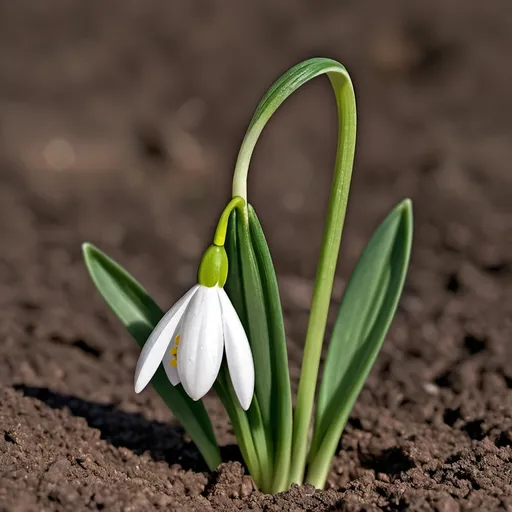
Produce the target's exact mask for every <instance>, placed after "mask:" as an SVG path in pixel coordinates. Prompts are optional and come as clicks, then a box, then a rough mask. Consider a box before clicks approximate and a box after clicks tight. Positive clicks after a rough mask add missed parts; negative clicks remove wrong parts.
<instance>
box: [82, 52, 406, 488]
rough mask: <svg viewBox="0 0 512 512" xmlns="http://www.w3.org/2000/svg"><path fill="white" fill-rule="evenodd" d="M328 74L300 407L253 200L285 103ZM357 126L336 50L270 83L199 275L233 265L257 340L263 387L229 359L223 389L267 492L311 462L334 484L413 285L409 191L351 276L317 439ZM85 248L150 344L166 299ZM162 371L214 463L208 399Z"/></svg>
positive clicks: (100, 279)
mask: <svg viewBox="0 0 512 512" xmlns="http://www.w3.org/2000/svg"><path fill="white" fill-rule="evenodd" d="M323 74H325V75H327V77H328V78H329V81H330V83H331V85H332V88H333V91H334V94H335V98H336V106H337V111H338V143H337V154H336V161H335V165H334V176H333V182H332V191H331V196H330V199H329V205H328V208H327V215H326V221H325V229H324V236H323V242H322V248H321V252H320V257H319V262H318V269H317V275H316V280H315V288H314V293H313V300H312V305H311V313H310V319H309V324H308V330H307V334H306V340H305V345H304V356H303V363H302V369H301V377H300V382H299V389H298V393H297V400H296V407H295V411H293V410H292V397H291V387H290V374H289V369H288V356H287V347H286V336H285V330H284V322H283V314H282V309H281V301H280V297H279V288H278V282H277V278H276V273H275V270H274V266H273V263H272V258H271V255H270V251H269V248H268V246H267V242H266V240H265V236H264V234H263V229H262V227H261V225H260V222H259V220H258V217H257V216H256V212H255V211H254V209H253V208H252V206H250V205H249V204H248V203H247V173H248V169H249V164H250V160H251V156H252V153H253V151H254V148H255V146H256V143H257V141H258V138H259V136H260V134H261V133H262V131H263V129H264V127H265V126H266V123H267V122H268V121H269V120H270V118H271V117H272V115H273V114H274V112H275V111H276V110H277V109H278V108H279V107H280V106H281V104H282V103H283V102H284V101H285V99H287V98H288V97H289V96H290V95H291V94H292V93H293V92H294V91H296V90H297V89H298V88H299V87H301V86H302V85H304V84H305V83H306V82H308V81H309V80H311V79H313V78H315V77H317V76H320V75H323ZM355 138H356V105H355V96H354V90H353V87H352V83H351V80H350V77H349V75H348V73H347V71H346V70H345V68H344V67H343V66H342V65H341V64H339V63H338V62H336V61H333V60H330V59H323V58H317V59H310V60H308V61H305V62H302V63H300V64H298V65H297V66H295V67H293V68H292V69H290V70H289V71H288V72H286V73H285V74H284V75H283V76H282V77H280V78H279V79H278V80H277V81H276V82H275V84H274V85H273V86H272V87H271V88H270V89H269V90H268V91H267V93H266V94H265V96H264V97H263V99H262V100H261V102H260V103H259V105H258V107H257V109H256V111H255V113H254V116H253V118H252V120H251V122H250V124H249V127H248V130H247V133H246V135H245V137H244V140H243V142H242V146H241V149H240V152H239V155H238V159H237V164H236V168H235V174H234V178H233V199H232V200H231V201H230V202H229V204H228V206H227V207H226V208H225V209H224V211H223V213H222V215H221V218H220V220H219V223H218V226H217V230H216V232H215V235H214V245H213V246H212V247H210V249H209V250H208V251H207V253H206V255H205V257H204V259H203V263H202V265H201V267H200V271H199V281H200V283H201V284H204V285H207V286H213V285H216V284H217V283H218V285H219V286H222V285H223V284H224V280H225V278H226V272H227V281H226V283H225V288H226V292H227V293H228V295H229V298H230V300H231V302H232V303H233V305H234V307H235V309H236V311H237V313H238V316H239V317H240V320H241V322H242V324H243V326H244V329H245V331H246V333H247V336H248V339H249V343H250V346H251V351H252V356H253V360H254V367H255V393H254V397H253V399H252V402H251V405H250V407H249V409H248V410H247V411H244V410H243V409H242V408H241V406H240V404H239V402H238V399H237V397H236V394H235V391H234V388H233V384H232V382H231V377H230V374H229V371H228V368H227V365H226V363H225V361H224V362H223V364H222V367H221V370H220V373H219V375H218V378H217V382H216V384H215V390H216V392H217V394H218V396H219V398H220V399H221V401H222V403H223V404H224V407H225V409H226V411H227V413H228V415H229V417H230V420H231V423H232V425H233V430H234V432H235V435H236V437H237V440H238V443H239V446H240V450H241V452H242V455H243V457H244V460H245V462H246V464H247V467H248V469H249V471H250V473H251V475H252V477H253V479H254V481H255V483H256V485H257V486H258V487H259V488H260V489H261V490H262V491H264V492H279V491H282V490H285V489H287V488H288V487H289V485H290V484H291V483H294V482H297V483H302V482H303V480H304V474H306V481H307V482H309V483H312V484H313V485H315V486H316V487H322V486H323V485H324V484H325V479H326V476H327V473H328V470H329V465H330V460H331V458H332V456H333V454H334V452H335V450H336V446H337V443H338V440H339V438H340V436H341V433H342V431H343V428H344V426H345V423H346V421H347V418H348V416H349V414H350V411H351V409H352V407H353V405H354V403H355V401H356V399H357V396H358V394H359V392H360V390H361V388H362V386H363V385H364V382H365V380H366V378H367V376H368V374H369V372H370V370H371V367H372V365H373V363H374V362H375V359H376V357H377V355H378V352H379V350H380V347H381V346H382V343H383V341H384V339H385V336H386V333H387V331H388V329H389V327H390V324H391V322H392V319H393V316H394V314H395V311H396V308H397V304H398V301H399V298H400V295H401V292H402V288H403V285H404V281H405V276H406V273H407V267H408V262H409V256H410V251H411V241H412V206H411V202H410V201H409V200H404V201H402V202H401V203H400V204H398V205H397V206H396V207H395V208H394V209H393V211H392V212H391V213H390V214H389V215H388V216H387V217H386V219H385V220H384V221H383V222H382V224H381V225H380V226H379V228H378V229H377V230H376V231H375V233H374V234H373V236H372V238H371V239H370V241H369V243H368V245H367V246H366V248H365V249H364V251H363V253H362V254H361V257H360V258H359V261H358V263H357V265H356V267H355V270H354V272H353V274H352V276H351V278H350V281H349V283H348V285H347V289H346V291H345V294H344V297H343V300H342V303H341V305H340V308H339V311H338V316H337V319H336V323H335V326H334V330H333V334H332V338H331V341H330V345H329V349H328V353H327V358H326V362H325V368H324V375H323V379H322V382H321V386H320V389H319V393H318V402H317V407H316V417H315V422H314V430H313V437H312V440H311V446H310V447H309V448H308V434H309V431H310V425H311V420H312V411H313V405H314V404H313V402H314V396H315V391H316V385H317V377H318V371H319V365H320V355H321V350H322V345H323V342H324V333H325V327H326V322H327V314H328V310H329V305H330V299H331V293H332V285H333V280H334V274H335V269H336V264H337V259H338V254H339V248H340V243H341V236H342V231H343V225H344V220H345V211H346V207H347V202H348V194H349V187H350V180H351V174H352V164H353V158H354V151H355ZM228 219H229V222H228ZM224 246H225V252H224ZM83 249H84V258H85V262H86V265H87V268H88V270H89V273H90V275H91V277H92V279H93V281H94V284H95V285H96V287H97V288H98V290H99V292H100V293H101V295H102V296H103V298H104V299H105V301H106V302H107V304H108V305H109V306H110V307H111V309H112V310H113V311H114V313H115V314H116V315H117V316H118V318H119V319H120V320H121V322H122V323H123V324H124V326H125V327H126V328H127V330H128V331H129V332H130V333H131V334H132V336H133V337H134V338H135V340H136V341H137V343H138V344H139V346H141V347H142V346H144V344H145V342H146V340H147V339H148V336H149V335H150V333H151V332H152V330H153V329H154V327H155V326H156V324H157V323H158V322H159V320H160V319H161V318H162V315H163V312H162V310H161V309H160V308H159V307H158V305H157V304H156V303H155V302H154V301H153V299H151V297H150V296H149V295H148V294H147V292H146V291H145V290H144V289H143V288H142V287H141V286H140V285H139V284H138V283H137V282H136V281H135V279H133V278H132V277H131V276H130V275H129V274H128V273H127V272H126V271H125V270H123V269H122V268H121V267H120V266H119V265H117V264H116V263H115V262H114V261H112V260H111V259H109V258H108V257H107V256H106V255H105V254H103V253H102V252H100V251H99V250H98V249H96V248H95V247H93V246H92V245H89V244H84V247H83ZM226 255H227V265H226ZM180 361H181V360H180ZM236 382H238V381H237V380H235V383H236ZM242 382H243V379H242ZM152 383H153V386H154V387H155V389H156V390H157V392H158V393H159V394H160V395H161V396H162V398H163V399H164V400H165V402H166V404H167V405H168V407H169V408H170V409H171V411H172V412H173V414H174V415H175V416H176V418H177V419H178V420H179V421H180V422H181V423H182V425H183V427H184V428H185V430H186V431H187V432H188V433H189V434H190V436H191V438H192V439H193V441H194V442H195V443H196V445H197V446H198V448H199V450H200V451H201V453H202V455H203V456H204V458H205V460H206V462H207V464H208V466H209V467H210V469H213V468H215V467H216V466H217V465H218V464H219V463H220V455H219V449H218V446H217V443H216V440H215V435H214V433H213V429H212V425H211V422H210V420H209V417H208V414H207V412H206V409H205V408H204V406H203V404H202V402H201V401H198V402H194V401H193V400H192V399H190V398H189V397H188V395H187V394H186V392H185V391H184V389H183V387H182V386H181V385H177V386H175V387H174V386H172V385H171V384H170V382H169V381H168V379H167V376H166V374H165V372H164V370H163V369H162V367H160V368H159V369H158V370H157V373H156V374H155V376H154V377H153V379H152ZM251 383H252V380H251ZM237 389H238V388H237ZM306 462H307V463H306Z"/></svg>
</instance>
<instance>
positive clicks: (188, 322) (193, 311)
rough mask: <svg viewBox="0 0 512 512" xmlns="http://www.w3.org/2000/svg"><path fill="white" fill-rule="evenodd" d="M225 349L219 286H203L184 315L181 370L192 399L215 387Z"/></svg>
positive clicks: (184, 383) (182, 380)
mask: <svg viewBox="0 0 512 512" xmlns="http://www.w3.org/2000/svg"><path fill="white" fill-rule="evenodd" d="M223 352H224V340H223V333H222V320H221V310H220V302H219V294H218V288H217V287H216V286H215V287H212V288H208V287H206V286H200V287H199V290H197V293H196V294H195V295H194V298H193V299H192V300H191V301H190V304H189V306H188V308H187V311H186V312H185V315H184V317H183V328H182V330H181V341H180V348H179V350H178V373H179V374H180V379H181V384H182V385H183V387H184V388H185V391H186V392H187V394H188V396H190V398H192V399H193V400H199V399H200V398H202V397H203V396H204V395H205V394H206V393H207V392H208V391H209V390H210V388H211V387H212V386H213V383H214V382H215V379H216V378H217V375H218V373H219V369H220V364H221V363H222V354H223Z"/></svg>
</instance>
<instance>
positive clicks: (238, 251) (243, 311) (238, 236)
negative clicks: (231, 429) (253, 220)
mask: <svg viewBox="0 0 512 512" xmlns="http://www.w3.org/2000/svg"><path fill="white" fill-rule="evenodd" d="M226 251H227V254H228V261H229V269H228V279H227V281H226V286H225V289H226V293H227V294H228V296H229V298H230V299H231V301H232V303H233V305H234V307H235V309H236V310H237V312H238V315H239V316H240V319H241V321H242V323H243V325H244V329H245V331H246V333H247V336H248V338H249V342H250V344H251V350H252V354H253V359H254V367H255V370H256V375H255V394H254V398H253V401H252V403H251V406H250V407H249V410H248V411H247V413H246V414H247V420H248V422H249V425H250V431H251V434H252V439H253V443H254V447H255V450H256V452H257V454H258V459H259V467H260V475H261V479H260V481H259V482H258V483H257V484H258V487H259V488H260V489H261V490H262V491H263V492H270V490H271V486H272V465H273V449H272V443H273V440H272V419H271V395H272V382H271V378H272V377H271V375H272V374H271V363H270V349H269V344H270V342H269V328H268V322H267V314H266V306H265V299H264V292H263V288H262V284H261V277H260V272H259V268H258V264H257V260H256V255H255V253H254V248H253V246H252V242H251V234H250V228H249V218H248V211H247V210H244V211H243V212H236V211H233V213H232V214H231V216H230V219H229V224H228V233H227V238H226ZM253 478H254V476H253Z"/></svg>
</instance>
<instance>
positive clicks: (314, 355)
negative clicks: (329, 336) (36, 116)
mask: <svg viewBox="0 0 512 512" xmlns="http://www.w3.org/2000/svg"><path fill="white" fill-rule="evenodd" d="M322 74H327V76H328V77H329V79H330V82H331V85H332V87H333V89H334V92H335V95H336V104H337V109H338V143H337V155H336V162H335V165H334V177H333V183H332V189H331V195H330V199H329V206H328V211H327V217H326V222H325V230H324V235H323V241H322V247H321V250H320V258H319V262H318V269H317V274H316V280H315V288H314V293H313V300H312V304H311V313H310V317H309V324H308V330H307V334H306V341H305V345H304V355H303V361H302V370H301V376H300V382H299V389H298V393H297V402H296V408H295V415H294V425H293V444H292V452H291V466H290V473H289V482H290V483H299V484H300V483H302V481H303V478H304V469H305V463H306V457H307V450H308V431H309V425H310V423H311V416H312V411H313V402H314V397H315V388H316V381H317V377H318V369H319V364H320V355H321V350H322V343H323V337H324V332H325V326H326V322H327V314H328V311H329V304H330V298H331V293H332V285H333V281H334V273H335V269H336V263H337V260H338V253H339V247H340V243H341V234H342V230H343V224H344V220H345V212H346V207H347V201H348V193H349V187H350V179H351V175H352V165H353V160H354V152H355V141H356V103H355V95H354V89H353V87H352V82H351V80H350V77H349V75H348V73H347V71H346V70H345V68H344V67H343V66H342V65H341V64H339V63H338V62H336V61H333V60H330V59H322V58H318V59H310V60H308V61H305V62H303V63H301V64H298V65H297V66H295V67H294V68H292V69H291V70H290V71H288V72H287V73H285V74H284V75H283V76H282V77H281V78H280V79H278V80H277V82H276V83H275V84H274V85H273V86H272V87H271V88H270V89H269V91H268V92H267V94H266V95H265V96H264V97H263V99H262V101H261V102H260V104H259V105H258V108H257V109H256V112H255V114H254V116H253V119H252V121H251V124H250V125H249V128H248V130H247V134H246V136H245V138H244V140H243V142H242V146H241V148H240V152H239V155H238V159H237V163H236V167H235V173H234V177H233V196H239V197H241V198H243V199H244V200H245V201H246V202H247V173H248V169H249V163H250V160H251V156H252V153H253V151H254V148H255V146H256V143H257V141H258V138H259V136H260V134H261V132H262V131H263V128H264V127H265V125H266V124H267V122H268V120H269V119H270V117H271V116H272V114H273V113H274V112H275V111H276V110H277V109H278V108H279V106H280V105H281V104H282V103H283V102H284V100H285V99H286V98H288V96H290V95H291V94H292V93H293V92H294V91H296V90H297V89H298V88H299V87H300V86H301V85H303V84H305V83H306V82H308V81H309V80H311V79H312V78H315V77H316V76H319V75H322ZM276 467H279V464H277V465H276Z"/></svg>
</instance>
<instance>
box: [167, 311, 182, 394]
mask: <svg viewBox="0 0 512 512" xmlns="http://www.w3.org/2000/svg"><path fill="white" fill-rule="evenodd" d="M182 327H183V316H182V317H181V321H180V322H179V323H178V326H177V327H176V329H175V330H174V334H173V335H172V339H171V342H170V343H169V346H168V347H167V350H166V351H165V354H164V358H163V359H162V365H163V367H164V370H165V373H166V374H167V378H168V379H169V380H170V381H171V384H172V385H173V386H177V385H178V384H179V383H180V375H179V373H178V367H177V366H171V360H172V359H174V356H172V355H171V350H172V349H173V348H174V347H176V343H175V339H176V336H178V334H180V333H181V329H182Z"/></svg>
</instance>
